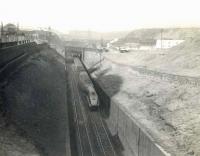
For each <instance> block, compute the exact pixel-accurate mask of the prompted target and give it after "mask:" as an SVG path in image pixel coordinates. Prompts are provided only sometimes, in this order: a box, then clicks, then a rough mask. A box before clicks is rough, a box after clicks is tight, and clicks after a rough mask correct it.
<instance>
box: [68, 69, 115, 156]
mask: <svg viewBox="0 0 200 156" xmlns="http://www.w3.org/2000/svg"><path fill="white" fill-rule="evenodd" d="M71 74H72V81H73V82H72V88H73V92H76V94H75V95H73V101H74V103H73V108H74V112H75V113H74V118H75V121H76V129H77V135H76V136H77V138H78V139H77V142H78V146H80V147H79V148H78V149H79V155H81V156H89V155H92V156H117V155H116V153H115V150H114V147H113V145H112V142H111V139H110V138H109V135H108V133H107V131H106V128H105V125H104V124H103V121H102V119H101V116H100V112H99V109H98V111H97V112H96V111H95V112H91V111H89V109H88V101H87V99H86V98H85V100H84V101H83V99H84V96H83V95H81V93H80V92H79V89H78V79H77V78H78V75H77V72H76V70H75V68H73V67H72V69H71ZM75 96H76V97H75ZM83 102H84V103H83ZM89 148H90V150H89Z"/></svg>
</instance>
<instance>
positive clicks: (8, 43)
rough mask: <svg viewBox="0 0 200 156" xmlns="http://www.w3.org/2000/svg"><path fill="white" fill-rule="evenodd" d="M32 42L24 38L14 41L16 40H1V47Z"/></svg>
mask: <svg viewBox="0 0 200 156" xmlns="http://www.w3.org/2000/svg"><path fill="white" fill-rule="evenodd" d="M30 42H31V41H30V40H22V41H14V42H1V43H0V49H1V48H6V47H11V46H15V45H21V44H26V43H30Z"/></svg>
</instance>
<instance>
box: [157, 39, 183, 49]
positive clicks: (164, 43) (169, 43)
mask: <svg viewBox="0 0 200 156" xmlns="http://www.w3.org/2000/svg"><path fill="white" fill-rule="evenodd" d="M184 41H185V40H173V39H163V40H157V41H156V49H169V48H172V47H174V46H177V45H179V44H180V43H182V42H184Z"/></svg>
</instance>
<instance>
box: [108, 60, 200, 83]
mask: <svg viewBox="0 0 200 156" xmlns="http://www.w3.org/2000/svg"><path fill="white" fill-rule="evenodd" d="M104 58H105V59H106V60H108V61H110V62H112V63H115V64H118V65H120V66H124V67H130V68H131V69H133V70H135V71H137V72H139V73H140V74H143V75H148V76H153V77H158V78H160V79H162V80H167V81H169V82H177V83H179V84H189V85H192V86H200V78H199V77H192V76H183V75H176V74H169V73H164V72H159V71H155V70H150V69H146V68H145V67H143V66H133V65H127V64H124V63H119V62H116V61H113V60H111V59H109V58H107V57H104Z"/></svg>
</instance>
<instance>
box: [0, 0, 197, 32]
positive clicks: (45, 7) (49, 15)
mask: <svg viewBox="0 0 200 156" xmlns="http://www.w3.org/2000/svg"><path fill="white" fill-rule="evenodd" d="M199 8H200V2H198V0H0V21H2V22H3V23H8V22H11V23H19V24H20V26H21V27H33V28H39V27H49V26H50V27H51V28H52V29H56V30H58V31H61V32H67V31H69V30H90V31H101V32H105V31H123V30H133V29H138V28H152V27H159V28H160V27H198V26H199V27H200V9H199Z"/></svg>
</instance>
